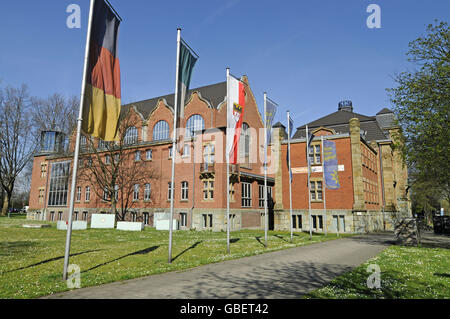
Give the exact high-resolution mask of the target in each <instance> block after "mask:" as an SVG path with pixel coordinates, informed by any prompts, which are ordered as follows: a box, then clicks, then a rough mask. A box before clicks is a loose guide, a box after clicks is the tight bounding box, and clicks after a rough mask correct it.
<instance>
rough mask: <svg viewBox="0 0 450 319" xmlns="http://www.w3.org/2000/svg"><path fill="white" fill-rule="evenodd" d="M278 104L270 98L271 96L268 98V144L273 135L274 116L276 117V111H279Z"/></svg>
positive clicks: (266, 121)
mask: <svg viewBox="0 0 450 319" xmlns="http://www.w3.org/2000/svg"><path fill="white" fill-rule="evenodd" d="M277 106H278V105H277V104H276V103H275V102H273V101H272V100H270V99H269V98H267V101H266V115H265V116H266V120H265V123H266V129H267V145H269V144H270V142H271V137H272V122H273V118H274V117H275V113H276V112H277Z"/></svg>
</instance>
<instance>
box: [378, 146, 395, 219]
mask: <svg viewBox="0 0 450 319" xmlns="http://www.w3.org/2000/svg"><path fill="white" fill-rule="evenodd" d="M381 159H382V163H381V165H383V180H384V198H385V203H386V208H385V210H386V211H396V210H397V208H396V204H395V203H396V200H395V188H394V180H395V178H394V167H393V155H392V148H391V143H390V142H388V143H383V144H381Z"/></svg>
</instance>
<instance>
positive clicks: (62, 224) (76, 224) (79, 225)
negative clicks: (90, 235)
mask: <svg viewBox="0 0 450 319" xmlns="http://www.w3.org/2000/svg"><path fill="white" fill-rule="evenodd" d="M67 223H68V222H66V221H65V220H58V223H57V224H56V229H59V230H67ZM85 229H87V221H84V220H74V221H73V222H72V230H85Z"/></svg>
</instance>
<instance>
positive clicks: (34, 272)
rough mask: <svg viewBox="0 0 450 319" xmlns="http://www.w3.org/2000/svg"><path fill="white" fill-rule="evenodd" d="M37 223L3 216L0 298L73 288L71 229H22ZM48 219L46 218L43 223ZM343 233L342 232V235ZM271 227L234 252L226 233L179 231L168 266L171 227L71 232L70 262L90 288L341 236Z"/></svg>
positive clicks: (242, 238) (241, 235)
mask: <svg viewBox="0 0 450 319" xmlns="http://www.w3.org/2000/svg"><path fill="white" fill-rule="evenodd" d="M31 223H38V222H35V221H29V220H25V219H24V217H16V218H7V217H0V298H35V297H39V296H44V295H49V294H51V293H55V292H61V291H65V290H68V288H67V284H66V282H64V281H63V280H62V272H63V263H64V248H65V241H66V231H61V230H57V229H56V223H50V222H47V223H49V224H51V225H52V227H51V228H42V229H32V228H23V227H22V225H23V224H31ZM39 223H46V222H39ZM341 237H342V235H341ZM289 238H290V234H289V232H275V231H270V232H269V237H268V245H269V247H268V248H267V249H266V248H265V247H264V231H263V230H243V231H238V232H231V244H230V249H231V254H230V255H228V254H227V253H226V247H227V242H226V232H211V231H176V232H174V234H173V246H172V256H173V257H172V258H173V262H172V264H168V262H167V259H168V240H169V232H168V231H156V230H155V229H153V228H146V229H145V230H144V231H142V232H126V231H118V230H115V229H108V230H105V229H88V230H84V231H79V230H78V231H73V232H72V244H71V251H70V252H71V257H70V261H69V263H70V264H77V265H78V266H79V267H80V269H81V286H82V287H88V286H94V285H99V284H104V283H108V282H113V281H120V280H126V279H131V278H137V277H141V276H147V275H152V274H158V273H163V272H168V271H174V270H182V269H187V268H192V267H196V266H199V265H203V264H208V263H213V262H219V261H223V260H228V259H235V258H240V257H244V256H251V255H256V254H261V253H264V252H268V251H274V250H280V249H285V248H291V247H295V246H302V245H306V244H309V243H315V242H321V241H325V240H330V239H336V238H337V237H336V235H334V234H328V236H324V235H322V234H314V235H313V238H312V241H310V240H309V233H295V235H294V242H293V243H290V242H289Z"/></svg>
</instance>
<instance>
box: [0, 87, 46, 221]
mask: <svg viewBox="0 0 450 319" xmlns="http://www.w3.org/2000/svg"><path fill="white" fill-rule="evenodd" d="M32 124H33V123H32V121H31V116H30V103H29V95H28V91H27V87H26V86H25V85H22V86H21V87H20V88H12V87H6V88H5V89H1V88H0V154H1V156H0V182H1V186H2V188H3V190H4V192H5V195H4V200H3V208H2V212H1V215H3V216H4V215H6V213H7V211H8V208H9V206H10V202H11V197H12V194H13V190H14V185H15V183H16V180H17V177H18V176H19V174H20V173H21V172H22V170H23V169H24V168H25V166H26V165H27V164H28V163H30V161H31V159H32V156H33V154H34V152H35V151H36V148H37V145H38V134H36V133H37V132H36V131H35V130H34V129H33V128H34V126H33V125H32Z"/></svg>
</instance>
